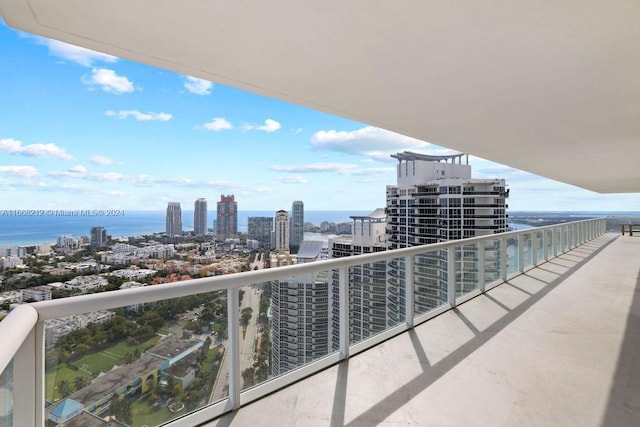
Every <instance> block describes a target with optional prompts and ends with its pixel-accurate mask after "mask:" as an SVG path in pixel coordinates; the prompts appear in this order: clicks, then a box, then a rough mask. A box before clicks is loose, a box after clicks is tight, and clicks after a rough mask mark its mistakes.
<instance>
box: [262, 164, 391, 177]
mask: <svg viewBox="0 0 640 427" xmlns="http://www.w3.org/2000/svg"><path fill="white" fill-rule="evenodd" d="M270 169H271V170H274V171H278V172H291V173H337V174H340V175H356V176H367V175H381V174H387V173H389V172H393V171H394V170H395V169H394V168H360V167H358V166H357V165H354V164H348V163H308V164H304V165H272V166H270Z"/></svg>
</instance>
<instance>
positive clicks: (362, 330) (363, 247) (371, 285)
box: [329, 208, 389, 350]
mask: <svg viewBox="0 0 640 427" xmlns="http://www.w3.org/2000/svg"><path fill="white" fill-rule="evenodd" d="M351 219H352V220H353V225H352V228H351V230H352V234H351V236H339V237H336V238H333V239H331V240H330V241H329V257H330V258H343V257H347V256H354V255H361V254H368V253H375V252H382V251H385V250H386V249H387V233H386V231H387V230H386V226H387V215H386V213H385V210H384V209H383V208H379V209H376V210H375V211H373V212H371V213H370V214H369V215H366V216H352V217H351ZM386 271H387V264H386V262H375V263H369V264H364V265H362V266H358V267H350V268H349V280H348V283H349V313H351V317H350V318H349V342H351V343H356V342H359V341H362V340H364V339H366V338H368V337H369V336H371V335H374V334H376V333H378V332H382V331H384V330H385V329H386V325H387V318H388V309H389V305H388V300H389V296H388V295H387V291H386V288H387V272H386ZM339 283H340V278H339V274H338V271H333V272H332V277H331V286H330V287H329V301H330V304H331V306H330V318H331V321H330V323H329V328H330V337H331V347H332V349H333V350H337V349H338V348H339V345H340V335H339V330H340V329H339V327H340V324H339V313H340V303H339V301H340V300H339V289H340V287H339Z"/></svg>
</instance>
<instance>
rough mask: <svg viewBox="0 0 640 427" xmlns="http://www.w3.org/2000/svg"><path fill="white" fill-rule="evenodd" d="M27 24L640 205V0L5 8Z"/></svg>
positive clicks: (27, 0) (119, 3) (157, 2)
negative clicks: (635, 195) (636, 195)
mask: <svg viewBox="0 0 640 427" xmlns="http://www.w3.org/2000/svg"><path fill="white" fill-rule="evenodd" d="M0 14H2V16H3V18H4V20H5V21H6V22H7V24H9V25H10V26H12V27H15V28H18V29H21V30H24V31H28V32H30V33H35V34H39V35H42V36H46V37H50V38H53V39H58V40H62V41H65V42H68V43H72V44H75V45H79V46H83V47H86V48H89V49H93V50H97V51H101V52H106V53H109V54H112V55H116V56H119V57H122V58H127V59H131V60H134V61H139V62H142V63H146V64H150V65H154V66H157V67H161V68H166V69H169V70H173V71H176V72H179V73H184V74H188V75H192V76H195V77H200V78H203V79H207V80H212V81H214V82H220V83H224V84H227V85H230V86H235V87H238V88H241V89H245V90H248V91H251V92H255V93H259V94H262V95H266V96H270V97H274V98H278V99H282V100H285V101H289V102H293V103H296V104H300V105H304V106H307V107H310V108H313V109H317V110H322V111H326V112H329V113H333V114H336V115H339V116H343V117H347V118H349V119H353V120H358V121H361V122H364V123H368V124H371V125H375V126H379V127H381V128H385V129H389V130H392V131H395V132H399V133H402V134H405V135H409V136H412V137H415V138H419V139H422V140H425V141H428V142H431V143H434V144H437V145H442V146H445V147H449V148H452V149H456V150H460V151H464V152H468V153H471V154H474V155H477V156H480V157H483V158H486V159H490V160H493V161H496V162H500V163H504V164H506V165H509V166H513V167H516V168H519V169H522V170H525V171H529V172H533V173H536V174H540V175H543V176H546V177H548V178H552V179H556V180H559V181H563V182H566V183H570V184H574V185H577V186H579V187H583V188H587V189H590V190H594V191H597V192H602V193H615V192H640V168H638V167H637V162H638V158H639V155H640V77H639V76H640V25H638V23H639V22H640V2H638V1H637V0H614V1H607V2H603V1H598V0H583V1H578V2H576V1H567V0H558V1H553V2H523V1H512V2H504V1H496V0H488V1H484V2H477V1H468V0H463V1H458V2H446V1H424V0H419V1H406V2H388V1H387V2H383V1H365V0H357V1H356V0H354V1H346V2H344V1H342V2H338V1H331V2H318V1H311V2H299V1H287V0H284V1H279V2H259V1H237V0H236V1H209V0H192V1H187V2H176V1H172V0H136V1H129V0H111V1H103V2H98V1H77V0H0Z"/></svg>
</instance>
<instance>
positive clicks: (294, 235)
mask: <svg viewBox="0 0 640 427" xmlns="http://www.w3.org/2000/svg"><path fill="white" fill-rule="evenodd" d="M290 231H291V236H290V238H289V250H290V251H291V253H292V254H296V253H298V250H299V249H300V244H301V243H302V239H303V238H304V203H303V202H302V201H300V200H296V201H295V202H293V203H292V204H291V230H290Z"/></svg>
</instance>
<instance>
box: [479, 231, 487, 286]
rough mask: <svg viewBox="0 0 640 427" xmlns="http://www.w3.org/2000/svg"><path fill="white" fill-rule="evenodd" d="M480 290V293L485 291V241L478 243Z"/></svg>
mask: <svg viewBox="0 0 640 427" xmlns="http://www.w3.org/2000/svg"><path fill="white" fill-rule="evenodd" d="M477 246H478V289H480V292H483V293H484V291H485V285H486V283H485V277H484V266H485V264H484V241H482V242H478V243H477Z"/></svg>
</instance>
